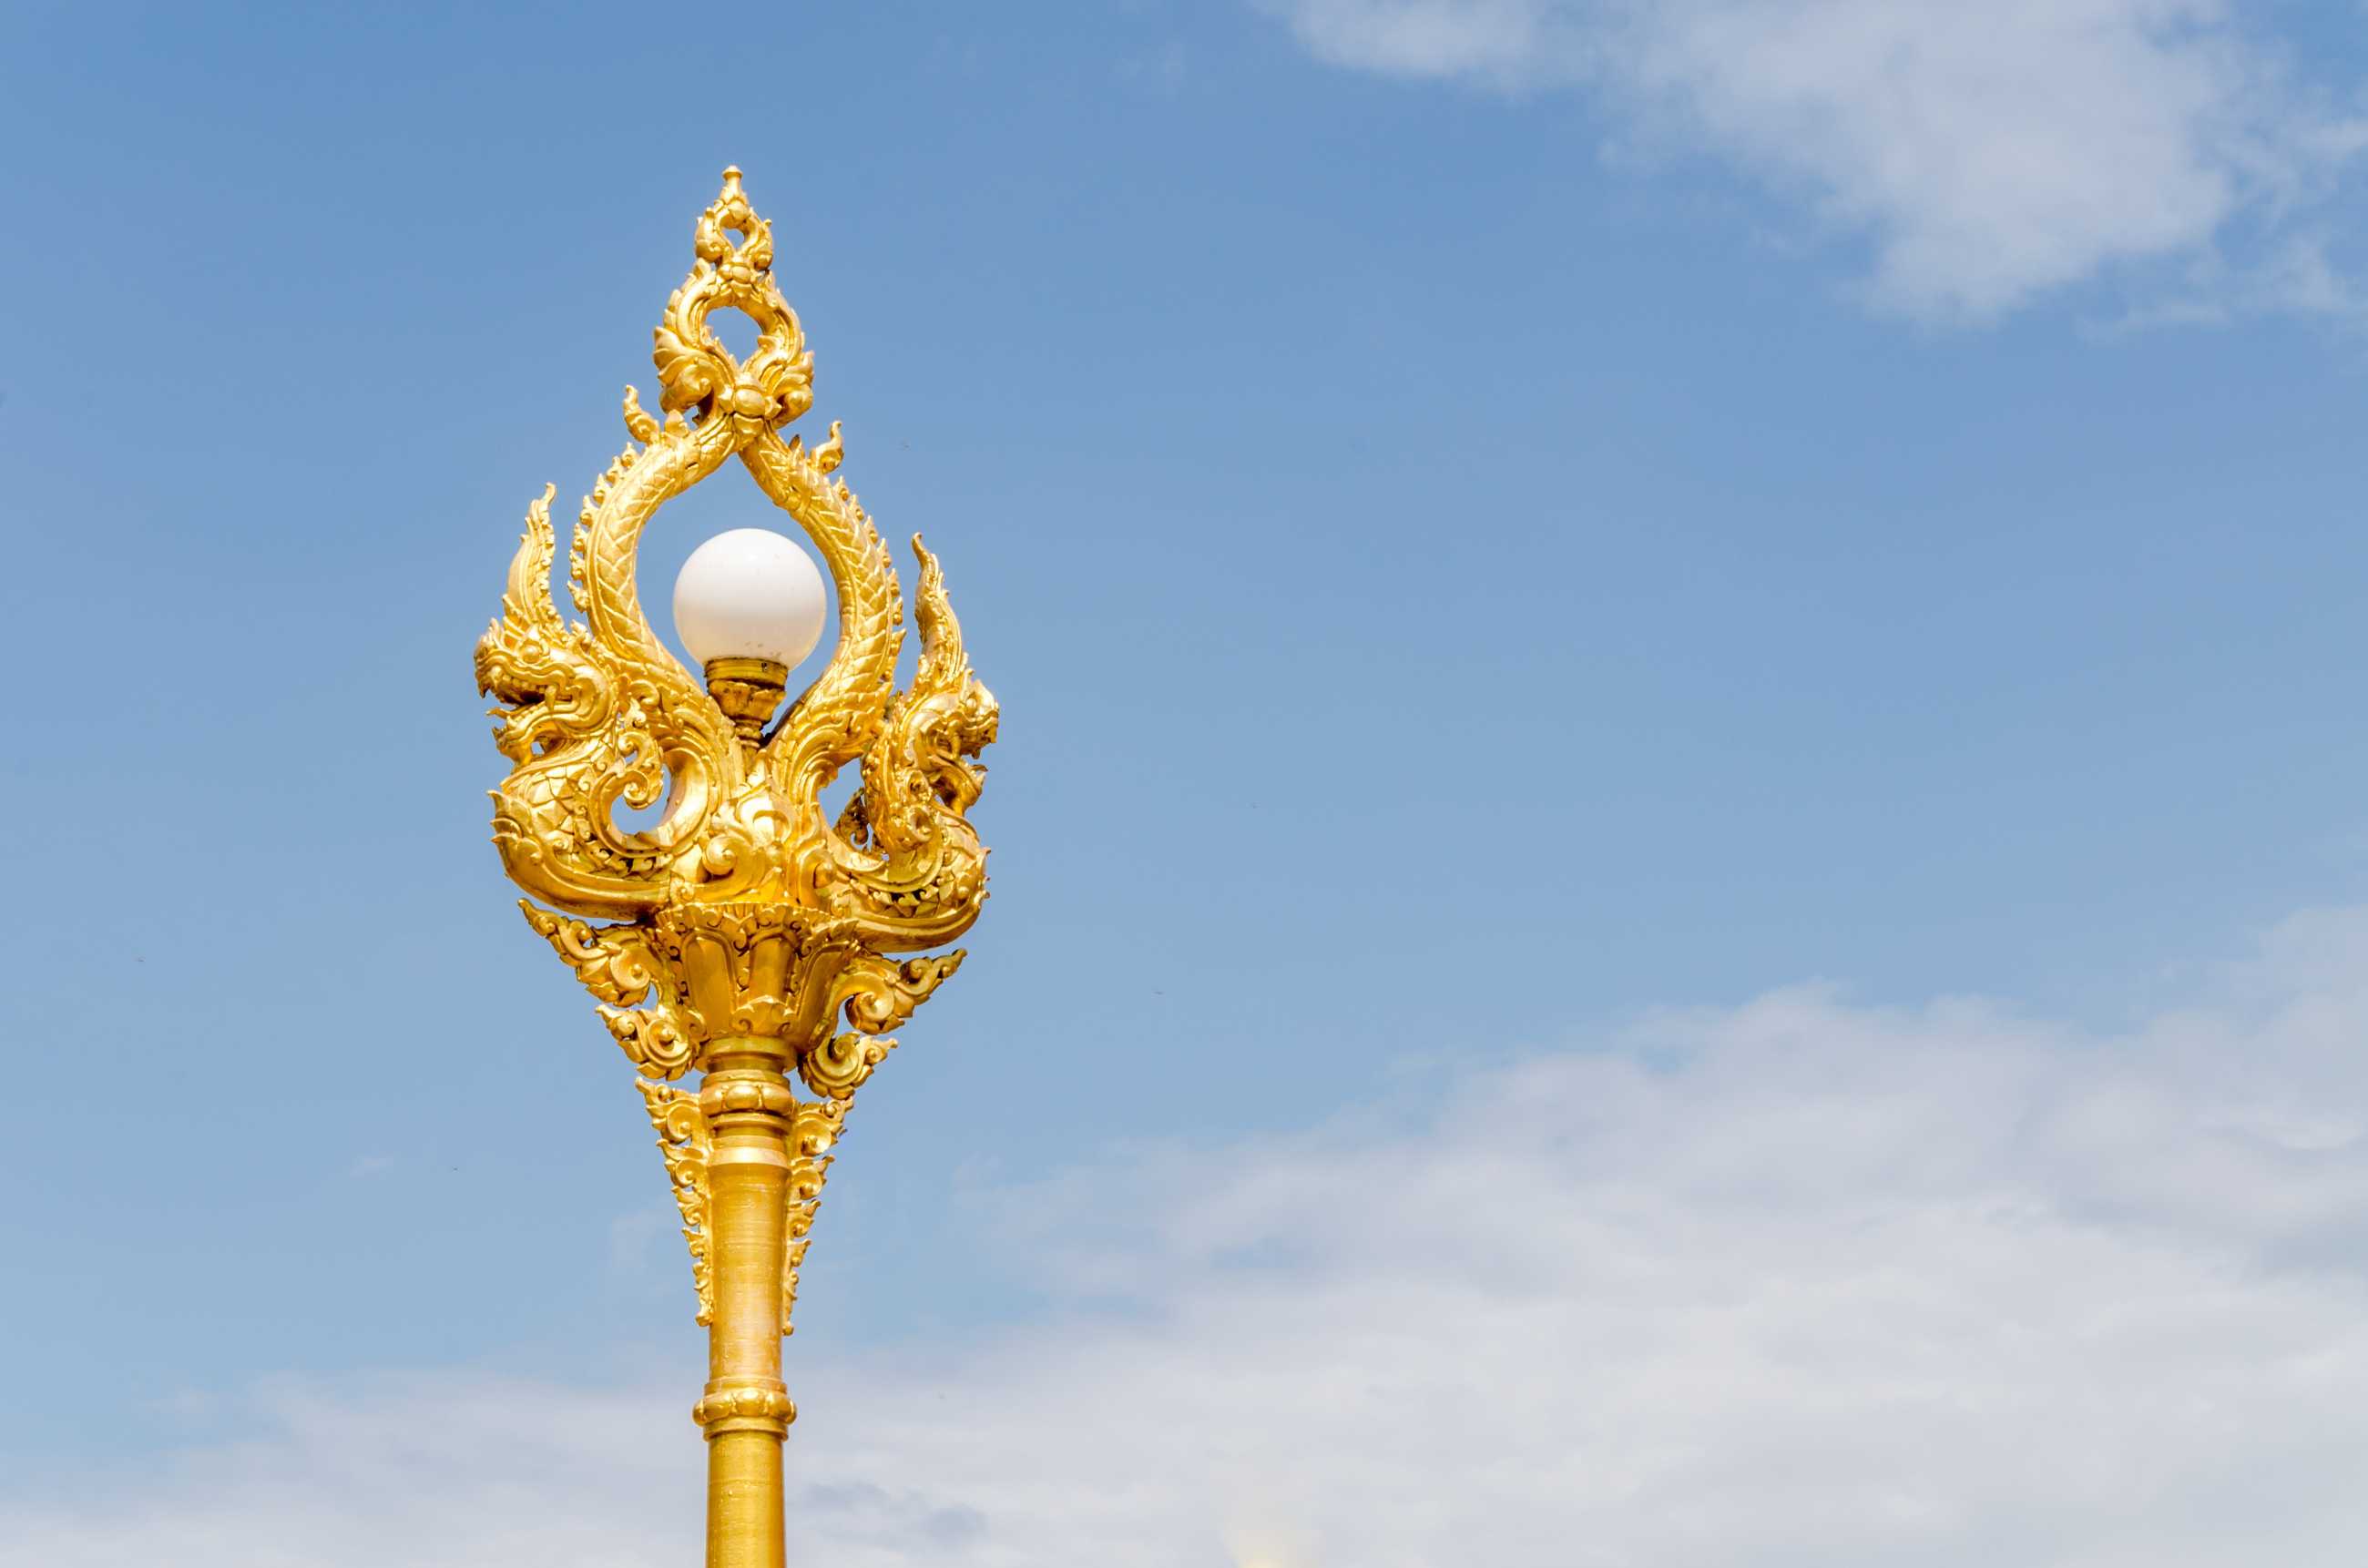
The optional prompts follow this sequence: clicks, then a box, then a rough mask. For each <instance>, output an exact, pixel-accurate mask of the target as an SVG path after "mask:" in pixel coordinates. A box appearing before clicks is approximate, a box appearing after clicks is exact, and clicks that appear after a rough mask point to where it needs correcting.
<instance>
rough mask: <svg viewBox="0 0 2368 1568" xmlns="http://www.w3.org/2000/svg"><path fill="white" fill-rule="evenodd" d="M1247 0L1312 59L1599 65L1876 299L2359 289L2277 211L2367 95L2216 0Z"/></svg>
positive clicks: (1497, 72)
mask: <svg viewBox="0 0 2368 1568" xmlns="http://www.w3.org/2000/svg"><path fill="white" fill-rule="evenodd" d="M1264 4H1265V5H1266V7H1267V8H1268V9H1269V10H1272V11H1275V12H1277V13H1279V14H1281V16H1283V17H1285V18H1286V19H1287V20H1288V22H1289V23H1290V25H1291V27H1292V29H1293V30H1294V31H1295V33H1296V34H1297V36H1298V37H1299V39H1300V40H1302V41H1303V42H1304V44H1305V46H1306V47H1307V48H1308V49H1309V50H1310V51H1312V52H1314V53H1315V55H1317V56H1318V57H1319V58H1322V59H1324V60H1326V61H1329V62H1333V63H1336V64H1339V65H1345V66H1349V67H1354V68H1359V69H1364V70H1371V71H1377V72H1383V73H1386V74H1396V75H1404V76H1429V77H1464V78H1473V79H1476V80H1480V81H1483V82H1486V83H1489V84H1492V85H1498V86H1502V87H1507V88H1510V89H1516V90H1519V89H1525V88H1538V87H1552V86H1560V85H1584V86H1587V87H1588V88H1591V89H1594V90H1597V91H1599V92H1600V93H1602V94H1603V95H1606V96H1607V97H1609V98H1610V99H1611V101H1613V102H1614V103H1615V104H1616V105H1617V106H1618V107H1619V108H1621V109H1622V110H1623V111H1624V112H1625V114H1626V116H1627V118H1628V120H1629V122H1630V123H1631V124H1632V125H1634V126H1637V127H1639V128H1640V129H1642V130H1643V131H1645V134H1647V135H1651V136H1658V137H1666V138H1668V140H1669V141H1671V142H1674V143H1675V144H1678V145H1692V146H1699V147H1701V148H1703V149H1705V150H1707V151H1709V152H1711V153H1714V154H1716V155H1718V156H1720V157H1723V158H1725V159H1726V160H1728V161H1730V162H1733V163H1735V164H1736V165H1740V166H1742V167H1743V168H1745V169H1747V170H1748V171H1749V172H1751V173H1752V174H1754V175H1756V176H1759V177H1761V178H1762V179H1763V180H1765V181H1766V182H1768V183H1769V184H1770V185H1771V186H1772V187H1775V188H1776V189H1778V190H1779V191H1781V192H1782V193H1785V194H1787V195H1793V196H1797V197H1799V198H1800V199H1803V200H1804V201H1805V202H1806V203H1807V204H1808V205H1809V206H1810V207H1811V208H1812V209H1814V210H1816V212H1817V213H1818V214H1819V215H1820V216H1821V217H1822V218H1824V219H1826V220H1827V221H1829V222H1831V223H1832V224H1834V225H1835V226H1837V227H1839V228H1840V229H1842V230H1844V231H1846V232H1849V233H1857V234H1862V235H1864V236H1866V237H1867V238H1868V239H1869V240H1870V242H1871V243H1872V245H1873V298H1874V299H1875V301H1877V302H1878V303H1880V304H1881V305H1883V306H1885V307H1887V308H1890V309H1894V310H1897V311H1901V312H1907V313H1911V314H1915V315H1918V316H1924V317H1931V318H1942V319H1977V318H1982V317H1987V316H1992V315H1995V314H1997V313H1998V312H2003V311H2006V310H2009V309H2010V308H2012V307H2014V306H2017V305H2019V304H2021V303H2023V302H2025V301H2029V300H2031V299H2032V298H2033V297H2034V296H2036V295H2039V294H2041V293H2043V292H2044V291H2046V290H2051V289H2055V288H2059V287H2062V286H2065V285H2068V284H2072V283H2076V282H2078V281H2081V280H2083V279H2086V278H2090V277H2093V276H2095V275H2097V274H2099V273H2100V272H2105V271H2108V270H2111V269H2113V268H2115V267H2122V266H2125V265H2128V264H2144V263H2152V264H2159V265H2160V266H2162V267H2169V268H2171V269H2173V270H2175V271H2177V272H2179V273H2180V274H2182V276H2181V277H2180V278H2174V279H2171V280H2169V281H2167V282H2165V283H2164V284H2163V285H2162V287H2163V289H2164V290H2166V291H2167V292H2168V293H2169V294H2170V295H2171V296H2173V297H2174V298H2175V299H2176V300H2179V301H2192V300H2193V299H2194V297H2195V294H2196V290H2197V287H2198V286H2197V283H2196V278H2197V277H2199V276H2202V275H2226V274H2229V273H2231V272H2232V271H2233V273H2234V274H2235V276H2234V278H2232V279H2231V280H2230V281H2229V282H2228V283H2227V284H2226V298H2227V299H2228V300H2229V301H2231V302H2232V303H2234V304H2235V305H2237V306H2238V307H2241V308H2249V307H2255V306H2259V305H2261V304H2269V305H2273V306H2276V307H2280V308H2286V309H2294V310H2303V311H2322V312H2325V311H2338V312H2342V313H2345V314H2355V313H2356V312H2357V305H2358V300H2357V297H2356V295H2355V293H2354V292H2353V290H2351V289H2350V288H2348V287H2343V286H2340V285H2338V284H2337V281H2336V280H2335V279H2332V278H2319V277H2317V276H2314V275H2313V273H2312V271H2311V269H2310V268H2309V267H2307V266H2305V267H2301V268H2300V269H2299V270H2297V268H2296V266H2295V256H2296V255H2297V253H2296V251H2295V250H2294V242H2292V241H2291V240H2290V238H2289V237H2287V236H2285V235H2284V234H2283V229H2284V227H2285V225H2287V224H2289V223H2291V222H2294V221H2295V220H2296V217H2297V214H2298V213H2299V212H2302V211H2305V210H2311V209H2313V208H2315V207H2317V206H2318V205H2320V204H2321V203H2322V200H2323V199H2324V198H2325V197H2326V196H2327V195H2328V194H2329V192H2330V189H2331V187H2332V186H2333V184H2334V182H2335V181H2336V180H2337V179H2339V178H2340V176H2341V175H2342V174H2343V172H2344V170H2345V169H2346V168H2347V167H2348V166H2349V165H2350V164H2351V161H2352V160H2353V159H2354V158H2355V157H2356V155H2357V154H2358V153H2359V152H2360V150H2361V147H2362V126H2363V124H2368V121H2362V120H2360V119H2354V118H2349V117H2346V116H2344V115H2340V114H2337V113H2334V112H2332V111H2329V110H2328V109H2326V108H2324V107H2323V106H2318V105H2316V104H2314V103H2313V102H2311V101H2310V99H2309V97H2308V96H2307V95H2306V94H2305V90H2304V89H2303V87H2302V85H2300V83H2299V81H2298V80H2297V78H2296V76H2295V75H2294V73H2292V72H2290V71H2288V70H2286V69H2284V68H2283V64H2282V62H2281V57H2280V54H2279V51H2277V49H2276V48H2275V47H2274V45H2273V44H2271V43H2268V42H2264V41H2262V40H2257V39H2255V38H2253V37H2251V36H2249V35H2248V34H2247V33H2246V32H2245V31H2243V30H2242V29H2241V28H2239V26H2238V25H2237V13H2236V11H2235V9H2234V8H2233V7H2231V6H2226V5H2225V4H2222V3H2221V0H1989V3H1987V4H1982V5H1965V4H1962V3H1961V0H1264ZM2257 247H2258V248H2260V249H2261V250H2263V251H2264V252H2265V253H2266V254H2264V255H2263V256H2261V257H2260V265H2258V266H2257V265H2255V258H2254V257H2253V256H2252V255H2251V253H2252V251H2253V250H2255V249H2256V248H2257ZM2232 254H2233V255H2234V257H2235V260H2234V263H2233V265H2232V260H2231V256H2232ZM2287 284H2291V285H2293V286H2292V287H2291V288H2288V287H2286V286H2285V285H2287ZM2184 308H2186V309H2187V310H2188V312H2189V313H2191V314H2192V313H2195V312H2194V310H2193V307H2192V302H2191V304H2189V305H2188V306H2187V307H2184Z"/></svg>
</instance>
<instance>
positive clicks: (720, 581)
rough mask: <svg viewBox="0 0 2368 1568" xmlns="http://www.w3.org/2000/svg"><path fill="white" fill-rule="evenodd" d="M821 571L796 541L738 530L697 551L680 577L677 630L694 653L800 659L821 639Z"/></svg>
mask: <svg viewBox="0 0 2368 1568" xmlns="http://www.w3.org/2000/svg"><path fill="white" fill-rule="evenodd" d="M823 615H824V597H823V585H822V573H821V572H819V571H818V570H816V569H815V567H814V560H813V558H812V557H811V556H809V555H807V554H806V552H805V551H803V550H800V549H799V548H798V547H797V545H796V544H795V543H793V542H791V540H787V539H785V538H783V537H782V536H781V535H780V534H777V533H774V532H772V531H770V530H769V529H766V528H734V529H733V530H732V531H731V532H729V533H720V534H717V535H716V536H715V537H714V538H713V539H712V540H708V541H707V542H706V543H705V544H702V545H700V547H699V548H698V549H697V550H694V551H691V552H690V559H689V560H688V561H686V562H683V563H682V573H681V574H680V575H679V576H677V577H676V578H675V580H674V629H675V631H677V632H678V633H679V634H680V635H681V637H682V645H683V646H684V647H685V648H687V649H689V652H690V656H691V657H692V658H693V659H696V660H697V661H698V662H699V663H700V665H707V664H710V663H712V661H714V660H717V659H770V660H772V661H773V662H774V663H775V664H777V665H795V664H796V663H797V662H798V661H799V660H801V659H803V658H804V657H805V656H806V655H807V654H808V653H813V652H814V644H815V643H817V642H821V641H822V623H823Z"/></svg>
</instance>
